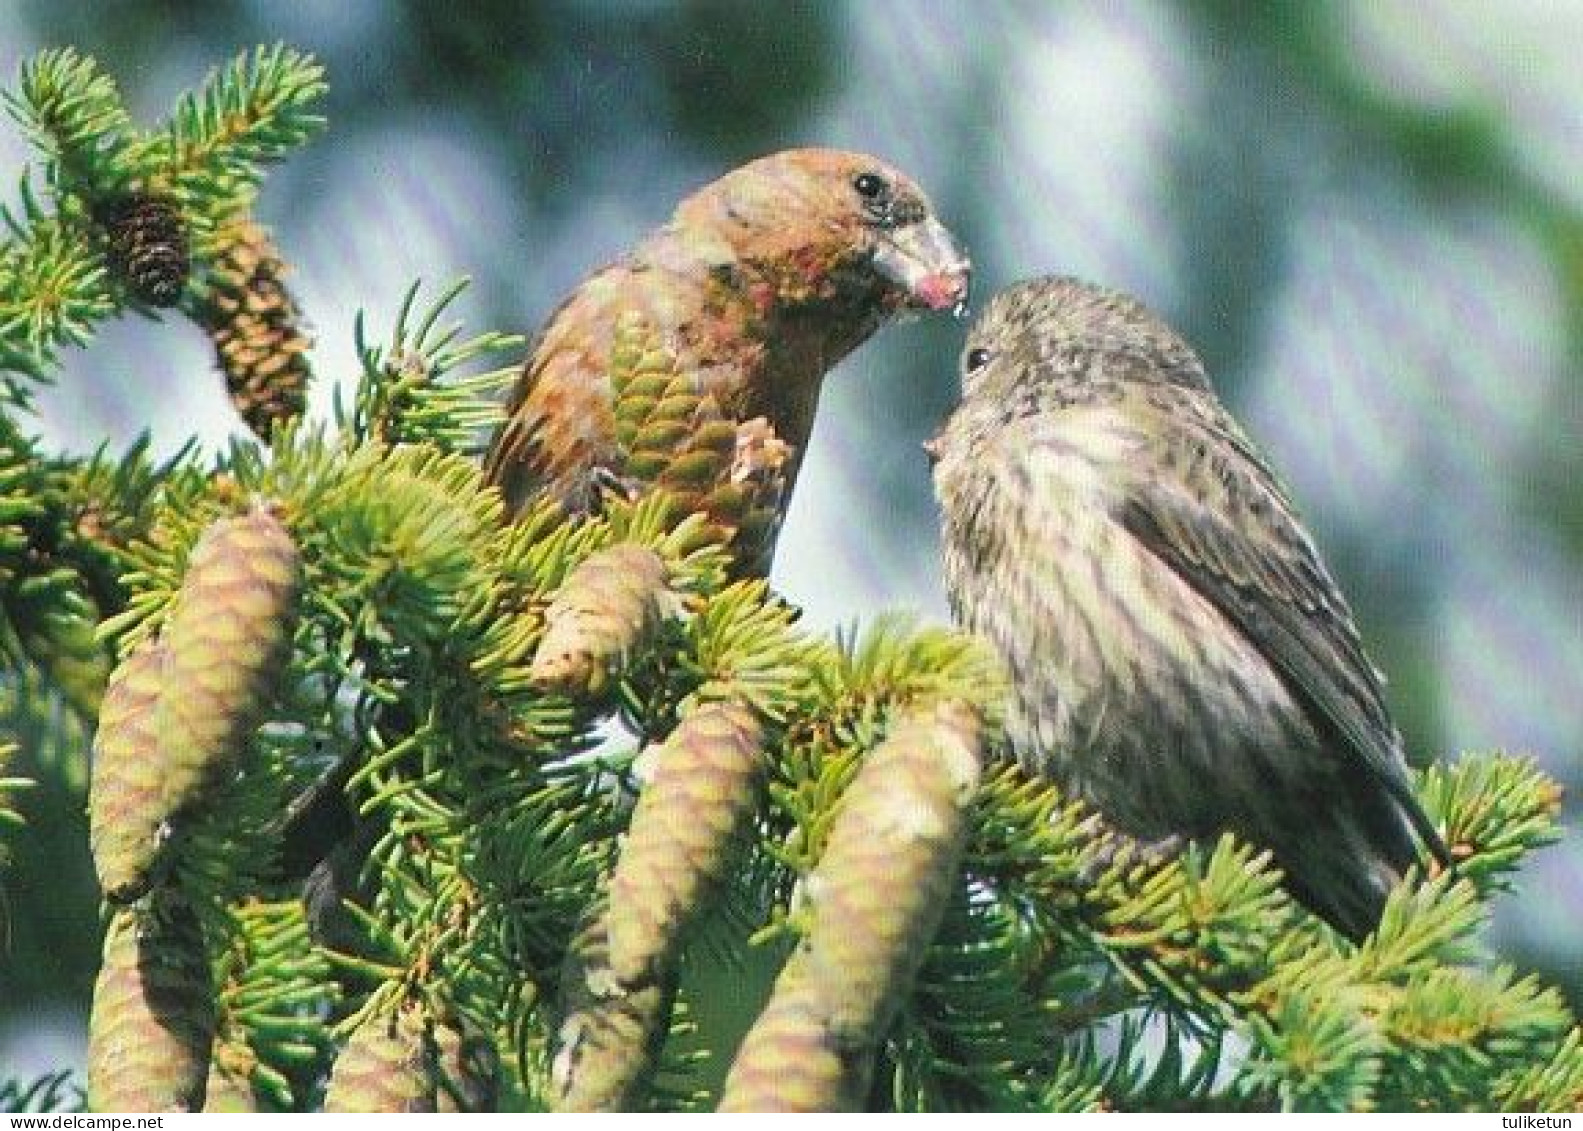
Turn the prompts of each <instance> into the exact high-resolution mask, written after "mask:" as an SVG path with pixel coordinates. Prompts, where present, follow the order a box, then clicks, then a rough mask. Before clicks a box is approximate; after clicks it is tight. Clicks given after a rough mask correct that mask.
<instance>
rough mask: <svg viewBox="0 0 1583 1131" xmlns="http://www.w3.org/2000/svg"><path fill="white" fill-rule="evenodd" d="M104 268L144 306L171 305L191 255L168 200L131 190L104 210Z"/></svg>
mask: <svg viewBox="0 0 1583 1131" xmlns="http://www.w3.org/2000/svg"><path fill="white" fill-rule="evenodd" d="M104 227H105V232H106V234H107V235H108V236H109V255H108V258H109V261H110V270H111V271H112V272H114V274H115V275H116V276H118V277H119V278H120V279H121V280H122V281H123V282H124V283H125V284H126V285H127V289H129V290H130V291H131V292H132V293H133V294H134V295H136V296H137V297H138V298H139V299H141V300H142V301H143V302H146V303H148V304H149V305H150V306H174V305H176V301H177V300H178V299H180V298H181V292H182V291H183V290H184V289H185V288H186V286H187V278H188V276H189V275H190V274H191V272H192V258H191V254H190V252H189V250H188V246H187V225H186V222H185V221H184V220H183V219H182V216H181V210H180V209H179V208H177V207H176V205H175V204H174V203H172V202H171V201H169V200H163V199H161V198H159V197H155V196H149V195H147V194H144V193H137V194H134V195H132V196H129V197H127V198H125V199H123V200H118V201H116V202H115V203H114V204H112V205H111V206H110V207H109V208H108V209H106V211H105V214H104Z"/></svg>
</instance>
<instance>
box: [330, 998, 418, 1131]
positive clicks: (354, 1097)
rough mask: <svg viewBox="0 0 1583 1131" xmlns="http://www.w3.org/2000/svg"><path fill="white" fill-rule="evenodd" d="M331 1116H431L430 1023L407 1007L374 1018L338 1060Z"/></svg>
mask: <svg viewBox="0 0 1583 1131" xmlns="http://www.w3.org/2000/svg"><path fill="white" fill-rule="evenodd" d="M324 1110H325V1111H326V1112H343V1113H344V1112H392V1111H393V1112H431V1111H434V1110H435V1098H434V1045H433V1042H432V1040H431V1038H430V1035H429V1019H428V1017H427V1015H426V1014H425V1013H424V1011H423V1010H422V1009H421V1008H418V1007H416V1006H407V1007H404V1008H402V1009H399V1010H397V1011H396V1013H395V1014H394V1015H389V1014H386V1015H381V1016H371V1017H368V1018H366V1019H365V1020H364V1021H363V1022H362V1024H360V1025H358V1027H357V1028H356V1029H355V1030H353V1032H352V1035H351V1037H350V1038H348V1039H347V1042H346V1045H345V1047H344V1048H342V1049H341V1055H340V1056H338V1057H336V1058H335V1067H334V1069H332V1070H331V1072H330V1083H329V1086H328V1087H327V1088H326V1089H325V1093H324Z"/></svg>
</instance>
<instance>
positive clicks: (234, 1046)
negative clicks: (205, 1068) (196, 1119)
mask: <svg viewBox="0 0 1583 1131" xmlns="http://www.w3.org/2000/svg"><path fill="white" fill-rule="evenodd" d="M257 1065H258V1058H257V1056H256V1055H255V1054H254V1052H253V1050H252V1049H250V1048H248V1047H247V1045H245V1044H243V1043H241V1042H240V1041H238V1040H235V1039H227V1038H226V1037H223V1036H222V1037H221V1038H219V1039H218V1040H216V1041H215V1045H214V1055H213V1057H212V1058H210V1061H209V1083H208V1086H207V1087H206V1088H205V1089H204V1100H203V1110H204V1111H205V1112H212V1113H227V1114H231V1115H242V1114H249V1113H252V1112H256V1111H257V1110H258V1097H257V1096H256V1095H255V1094H254V1092H253V1070H254V1068H256V1067H257Z"/></svg>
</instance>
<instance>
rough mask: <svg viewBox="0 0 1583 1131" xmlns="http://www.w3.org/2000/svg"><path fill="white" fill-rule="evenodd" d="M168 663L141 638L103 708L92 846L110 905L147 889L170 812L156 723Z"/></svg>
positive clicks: (91, 801) (96, 742)
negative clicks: (166, 801) (141, 641)
mask: <svg viewBox="0 0 1583 1131" xmlns="http://www.w3.org/2000/svg"><path fill="white" fill-rule="evenodd" d="M164 665H165V650H164V649H163V648H162V647H160V646H159V644H158V643H157V642H156V641H155V640H153V639H147V640H144V641H143V643H142V644H141V645H139V646H138V647H137V648H136V649H134V650H133V651H132V652H131V653H129V654H128V655H127V657H126V659H124V660H122V661H121V664H120V666H119V667H117V668H116V670H115V674H114V675H112V676H111V677H110V683H109V686H108V687H106V688H105V693H104V701H103V702H102V703H101V704H100V707H99V730H98V733H96V734H95V735H94V739H93V780H92V783H91V784H90V786H89V789H88V843H89V845H90V846H91V847H92V849H93V865H94V870H95V871H96V872H98V873H99V886H100V888H101V889H103V891H104V897H105V898H106V899H107V900H109V901H110V902H112V903H130V902H131V901H132V900H134V899H137V898H138V897H139V896H141V895H143V894H144V893H145V892H146V891H148V889H149V886H150V884H151V882H152V874H153V870H154V864H155V861H156V858H157V857H158V855H159V850H160V846H161V840H162V828H163V826H164V824H165V820H166V818H168V817H169V816H170V809H169V807H168V806H167V805H166V803H165V794H164V780H163V776H162V773H161V770H162V768H163V762H162V759H161V758H160V750H159V738H158V734H157V732H156V730H155V725H154V716H155V708H156V707H157V706H158V703H159V693H160V687H161V684H162V681H163V678H164Z"/></svg>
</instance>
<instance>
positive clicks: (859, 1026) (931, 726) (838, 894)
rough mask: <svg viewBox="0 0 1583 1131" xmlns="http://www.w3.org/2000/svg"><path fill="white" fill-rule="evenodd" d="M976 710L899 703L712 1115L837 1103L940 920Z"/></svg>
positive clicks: (810, 881) (861, 1073) (845, 1104)
mask: <svg viewBox="0 0 1583 1131" xmlns="http://www.w3.org/2000/svg"><path fill="white" fill-rule="evenodd" d="M979 726H980V723H979V717H978V715H977V713H976V712H975V711H974V710H973V709H972V708H970V707H967V706H966V705H964V704H961V703H955V702H940V703H937V704H934V705H932V706H923V707H914V708H910V709H908V710H907V711H906V713H905V714H903V715H902V716H901V717H900V718H899V719H898V720H897V721H896V722H895V723H894V725H893V726H892V728H891V732H890V734H889V735H888V736H886V738H885V741H884V742H882V743H880V745H879V746H877V747H875V748H874V750H872V751H871V752H870V753H869V755H868V756H867V758H865V759H864V761H863V764H862V766H861V767H860V768H859V769H858V772H857V776H856V777H855V778H854V779H853V780H852V784H851V785H850V786H848V787H847V791H846V793H845V794H844V795H843V796H842V799H841V804H840V807H839V809H838V810H837V811H836V814H835V820H834V823H833V824H832V826H831V829H830V837H829V840H828V841H827V842H826V844H825V850H824V855H823V856H822V857H821V858H820V860H819V864H818V866H817V867H816V868H815V869H814V871H813V873H812V874H811V875H810V876H809V877H808V878H807V880H806V881H805V882H804V894H805V898H806V899H807V902H808V903H809V905H810V912H811V915H810V918H811V920H812V921H811V923H810V926H809V928H808V933H807V935H806V937H805V938H804V940H803V945H802V947H801V948H799V949H798V951H797V952H796V953H795V954H794V955H793V956H792V957H791V959H790V961H788V962H787V963H786V968H785V969H784V970H782V971H781V975H780V977H779V978H777V979H776V981H775V989H774V992H773V993H772V994H771V996H770V1001H769V1004H768V1005H766V1006H765V1007H764V1012H763V1013H762V1014H760V1016H759V1017H758V1019H757V1020H756V1021H755V1022H754V1024H753V1027H752V1028H751V1029H750V1030H749V1031H748V1035H747V1036H746V1037H745V1038H743V1041H742V1046H741V1048H740V1049H739V1050H738V1051H737V1055H736V1060H735V1062H734V1063H733V1064H732V1066H731V1071H730V1073H729V1074H728V1075H727V1077H726V1084H725V1093H724V1096H723V1098H722V1100H721V1104H720V1107H721V1110H723V1111H841V1110H847V1111H850V1110H854V1109H856V1108H857V1107H859V1106H860V1105H861V1103H862V1101H863V1098H864V1096H865V1095H866V1094H867V1092H868V1086H869V1079H870V1076H871V1074H872V1072H873V1062H874V1055H875V1053H876V1051H877V1048H878V1045H879V1042H880V1041H881V1040H882V1039H883V1038H884V1036H885V1030H886V1028H887V1027H888V1026H889V1025H890V1021H891V1018H892V1016H893V1015H894V1013H895V1010H896V1007H897V1006H898V1005H899V1004H900V1000H901V997H902V995H903V994H904V993H905V992H906V991H907V988H908V986H909V985H910V983H911V981H912V978H913V976H914V975H915V974H916V972H917V969H918V965H919V963H920V962H921V961H922V960H923V956H924V954H925V952H926V950H927V948H928V945H929V942H930V940H931V939H932V938H933V936H934V932H935V929H936V928H937V927H938V926H939V922H940V915H941V913H942V911H943V910H944V907H945V903H946V900H947V898H948V897H949V893H950V888H951V885H952V883H953V881H954V880H955V877H956V870H957V864H958V861H959V858H960V855H961V848H962V841H963V838H964V837H965V835H966V824H967V822H966V810H967V805H968V803H969V801H970V800H971V798H972V795H973V792H974V790H975V789H976V787H977V783H978V776H979V771H980V762H979V755H980V750H979V743H980V734H979Z"/></svg>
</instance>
